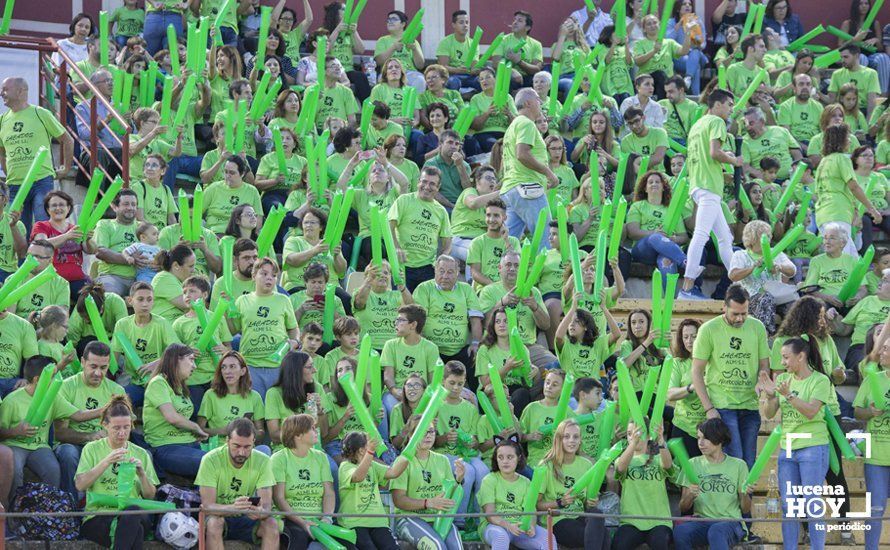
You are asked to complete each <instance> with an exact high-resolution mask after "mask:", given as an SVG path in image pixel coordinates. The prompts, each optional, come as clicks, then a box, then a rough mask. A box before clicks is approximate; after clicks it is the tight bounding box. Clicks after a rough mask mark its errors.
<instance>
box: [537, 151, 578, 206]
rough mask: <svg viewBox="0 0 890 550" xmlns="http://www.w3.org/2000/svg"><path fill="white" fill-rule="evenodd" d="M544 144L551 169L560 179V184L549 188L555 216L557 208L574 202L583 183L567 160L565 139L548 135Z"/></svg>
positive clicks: (549, 196) (548, 195) (548, 196)
mask: <svg viewBox="0 0 890 550" xmlns="http://www.w3.org/2000/svg"><path fill="white" fill-rule="evenodd" d="M544 145H545V146H546V147H547V160H548V165H549V166H550V170H551V171H553V173H554V174H556V177H557V178H558V179H559V185H557V186H556V187H554V188H552V189H548V190H547V200H548V202H549V203H550V211H551V212H552V213H553V217H554V218H555V217H556V210H557V209H558V208H561V207H565V206H566V205H567V204H569V203H570V202H572V199H573V198H574V195H575V192H576V190H577V189H578V187H580V186H581V184H580V183H579V182H578V177H577V176H575V172H574V171H573V170H572V166H571V165H569V163H568V161H567V160H566V145H565V142H564V141H563V139H562V138H561V137H559V136H547V138H546V139H545V140H544Z"/></svg>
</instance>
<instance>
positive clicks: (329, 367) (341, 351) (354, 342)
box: [316, 316, 371, 389]
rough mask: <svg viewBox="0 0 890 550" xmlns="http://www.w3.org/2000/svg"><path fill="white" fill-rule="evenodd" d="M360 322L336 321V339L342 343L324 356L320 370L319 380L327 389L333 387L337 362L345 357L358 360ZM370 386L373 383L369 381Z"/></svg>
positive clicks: (345, 318) (342, 319)
mask: <svg viewBox="0 0 890 550" xmlns="http://www.w3.org/2000/svg"><path fill="white" fill-rule="evenodd" d="M360 330H361V329H360V327H359V324H358V321H356V320H355V318H354V317H345V316H344V317H340V318H339V319H337V320H336V321H334V339H335V340H336V341H337V342H340V345H339V346H338V347H336V348H333V349H331V350H329V351H328V352H327V353H325V356H324V361H325V362H324V365H323V366H321V367H316V368H317V369H318V375H317V376H318V379H319V381H320V382H321V384H322V385H323V386H324V387H325V389H327V388H332V387H333V378H334V376H335V370H336V368H337V362H338V361H340V359H342V358H344V357H351V358H353V359H358V346H359V331H360ZM368 383H369V384H370V383H371V381H370V380H368Z"/></svg>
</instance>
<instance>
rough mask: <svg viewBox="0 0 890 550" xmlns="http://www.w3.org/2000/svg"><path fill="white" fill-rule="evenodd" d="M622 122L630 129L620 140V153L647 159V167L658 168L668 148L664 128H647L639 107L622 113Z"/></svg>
mask: <svg viewBox="0 0 890 550" xmlns="http://www.w3.org/2000/svg"><path fill="white" fill-rule="evenodd" d="M624 122H625V123H627V127H628V128H630V133H629V134H627V135H626V136H624V139H622V140H621V152H622V153H636V154H637V155H640V156H644V157H649V166H660V165H661V163H662V162H663V161H664V155H665V153H667V148H668V135H667V132H666V131H665V130H664V128H651V127H649V126H648V125H647V124H646V118H645V115H644V113H643V110H642V109H640V108H639V107H631V108H630V109H628V110H626V111H624Z"/></svg>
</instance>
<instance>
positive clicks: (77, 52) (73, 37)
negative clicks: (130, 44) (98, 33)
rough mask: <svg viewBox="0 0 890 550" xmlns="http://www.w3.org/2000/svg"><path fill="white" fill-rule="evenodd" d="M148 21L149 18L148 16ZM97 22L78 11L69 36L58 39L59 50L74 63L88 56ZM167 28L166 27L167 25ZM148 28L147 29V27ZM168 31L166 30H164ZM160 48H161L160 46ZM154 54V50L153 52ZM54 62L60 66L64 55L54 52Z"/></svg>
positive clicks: (70, 26)
mask: <svg viewBox="0 0 890 550" xmlns="http://www.w3.org/2000/svg"><path fill="white" fill-rule="evenodd" d="M146 23H148V18H147V17H146ZM95 28H96V24H95V23H94V22H93V18H92V17H91V16H90V15H88V14H86V13H78V14H77V15H75V16H74V19H72V20H71V24H70V25H68V38H63V39H61V40H59V41H58V45H59V50H61V51H63V52H65V54H66V55H67V56H68V59H70V60H71V61H72V62H73V63H80V62H81V61H84V60H86V59H87V57H88V52H87V39H88V38H89V37H91V36H93V31H94V29H95ZM165 29H166V27H165ZM146 30H147V29H146ZM164 32H166V30H165V31H164ZM179 33H180V34H182V25H180V27H179ZM158 49H160V48H158ZM151 53H152V55H154V52H151ZM53 63H54V64H55V65H56V66H57V67H58V66H60V65H61V64H62V56H61V55H60V54H59V53H54V54H53Z"/></svg>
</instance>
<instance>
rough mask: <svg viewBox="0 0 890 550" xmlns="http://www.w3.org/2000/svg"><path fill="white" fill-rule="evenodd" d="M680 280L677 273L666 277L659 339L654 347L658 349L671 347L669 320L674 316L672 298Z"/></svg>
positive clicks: (675, 293)
mask: <svg viewBox="0 0 890 550" xmlns="http://www.w3.org/2000/svg"><path fill="white" fill-rule="evenodd" d="M679 279H680V274H679V273H671V274H669V275H668V276H667V288H665V291H664V302H663V303H664V305H663V308H664V311H662V313H661V325H659V330H661V337H660V338H659V339H658V340H657V341H656V343H655V345H656V346H658V347H660V348H669V347H670V346H671V338H670V335H671V318H672V317H673V314H674V298H675V297H676V295H677V281H678V280H679Z"/></svg>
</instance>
